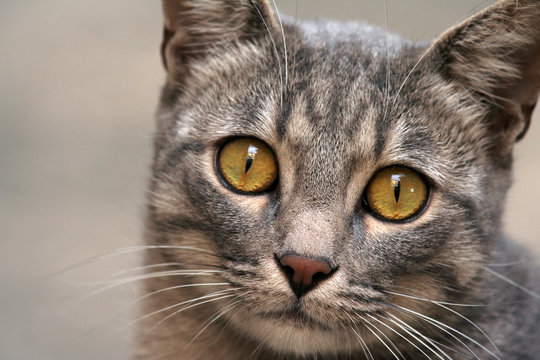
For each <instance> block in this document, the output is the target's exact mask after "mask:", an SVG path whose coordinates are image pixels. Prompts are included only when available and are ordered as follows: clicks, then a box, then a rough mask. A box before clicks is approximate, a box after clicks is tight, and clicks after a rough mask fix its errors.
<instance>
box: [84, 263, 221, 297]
mask: <svg viewBox="0 0 540 360" xmlns="http://www.w3.org/2000/svg"><path fill="white" fill-rule="evenodd" d="M219 273H222V271H218V270H172V271H159V272H154V273H149V274H143V275H138V276H132V277H128V278H125V279H120V280H115V281H111V283H110V284H109V285H107V286H103V287H101V288H99V289H97V290H95V291H92V292H90V293H88V294H86V295H83V296H81V297H80V298H79V299H78V300H76V301H75V303H79V302H81V301H84V300H86V299H88V298H91V297H93V296H96V295H98V294H101V293H103V292H105V291H107V290H109V289H112V288H114V287H117V286H122V285H125V284H129V283H133V282H136V281H141V280H148V279H153V278H158V277H164V276H213V275H216V274H219Z"/></svg>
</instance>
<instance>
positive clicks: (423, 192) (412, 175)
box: [365, 166, 428, 220]
mask: <svg viewBox="0 0 540 360" xmlns="http://www.w3.org/2000/svg"><path fill="white" fill-rule="evenodd" d="M365 196H366V201H367V204H368V206H369V208H370V209H371V211H373V212H374V213H375V214H377V215H379V216H381V217H383V218H385V219H389V220H405V219H407V218H410V217H411V216H413V215H415V214H417V213H418V212H419V211H420V210H421V209H422V207H423V206H424V204H425V203H426V200H427V196H428V187H427V185H426V182H425V181H424V179H423V178H422V177H421V176H420V174H418V173H417V172H415V171H413V170H410V169H408V168H405V167H401V166H391V167H387V168H385V169H382V170H381V171H379V172H378V173H377V174H375V176H374V177H373V178H372V179H371V181H370V182H369V185H368V187H367V191H366V195H365Z"/></svg>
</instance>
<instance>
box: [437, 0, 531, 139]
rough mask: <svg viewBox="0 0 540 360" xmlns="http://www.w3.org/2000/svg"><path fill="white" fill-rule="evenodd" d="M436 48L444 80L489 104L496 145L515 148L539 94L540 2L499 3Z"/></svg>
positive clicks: (441, 40)
mask: <svg viewBox="0 0 540 360" xmlns="http://www.w3.org/2000/svg"><path fill="white" fill-rule="evenodd" d="M433 50H434V54H435V56H436V57H438V59H439V64H440V70H441V73H442V74H443V76H444V77H445V78H447V79H448V80H450V81H452V82H458V83H459V85H460V86H463V87H465V88H467V89H469V90H471V91H472V92H475V93H476V94H478V95H479V96H480V97H481V99H482V101H483V102H485V103H486V104H488V106H489V107H490V109H491V110H490V112H489V114H488V118H489V120H488V121H489V125H490V128H491V129H492V131H494V133H493V134H492V135H493V137H494V138H495V139H497V140H499V141H498V145H497V146H500V145H502V146H503V147H505V148H509V149H511V147H512V144H513V143H514V142H515V141H516V140H519V139H521V138H522V137H523V135H525V132H526V131H527V128H528V126H529V123H530V121H531V115H532V111H533V109H534V106H535V104H536V102H537V100H538V95H539V92H540V1H538V0H502V1H498V2H497V3H495V4H494V5H492V6H491V7H489V8H487V9H486V10H484V11H482V12H480V13H479V14H477V15H475V16H473V17H472V18H470V19H468V20H466V21H464V22H463V23H461V24H459V25H457V26H456V27H454V28H452V29H450V30H448V31H447V32H446V33H445V34H443V35H442V36H441V37H440V38H439V39H438V40H437V41H436V43H435V44H434V49H433ZM501 141H502V143H501Z"/></svg>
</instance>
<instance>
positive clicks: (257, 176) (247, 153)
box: [217, 137, 278, 194]
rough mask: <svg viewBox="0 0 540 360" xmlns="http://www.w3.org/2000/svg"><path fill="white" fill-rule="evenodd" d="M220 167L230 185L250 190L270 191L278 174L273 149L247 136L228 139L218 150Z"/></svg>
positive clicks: (251, 192) (252, 191) (218, 166)
mask: <svg viewBox="0 0 540 360" xmlns="http://www.w3.org/2000/svg"><path fill="white" fill-rule="evenodd" d="M217 168H218V171H219V173H220V175H221V177H222V178H223V180H224V181H225V182H226V183H227V185H229V186H230V187H232V188H233V189H235V190H239V191H240V192H243V193H249V194H253V193H261V192H265V191H268V190H269V189H270V188H271V187H272V185H274V183H275V181H276V178H277V174H278V167H277V161H276V156H275V155H274V152H273V151H272V149H270V147H269V146H268V145H266V144H265V143H263V142H262V141H260V140H257V139H254V138H247V137H246V138H236V139H232V140H230V141H229V142H227V143H225V145H224V146H223V147H222V148H221V150H220V151H219V154H218V161H217Z"/></svg>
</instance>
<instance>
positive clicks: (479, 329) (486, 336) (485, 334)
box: [436, 304, 503, 358]
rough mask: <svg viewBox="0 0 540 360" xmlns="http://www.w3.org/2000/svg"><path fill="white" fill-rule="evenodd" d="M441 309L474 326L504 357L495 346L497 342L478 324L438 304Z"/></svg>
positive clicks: (499, 352)
mask: <svg viewBox="0 0 540 360" xmlns="http://www.w3.org/2000/svg"><path fill="white" fill-rule="evenodd" d="M436 305H438V306H440V307H442V308H443V309H446V310H448V311H450V312H451V313H453V314H455V315H457V316H459V317H460V318H462V319H463V320H465V321H466V322H468V323H469V324H471V325H472V326H474V328H475V329H476V330H478V331H480V333H481V334H482V335H484V337H485V338H486V339H487V340H488V341H489V342H490V343H491V345H493V347H494V348H495V350H496V351H497V353H498V354H499V355H500V357H501V358H502V357H503V355H502V353H501V351H500V350H499V347H498V346H497V345H496V344H495V342H494V341H493V340H491V338H490V337H489V336H488V334H487V333H486V332H485V331H484V330H482V328H481V327H480V326H478V325H476V323H474V322H473V321H471V320H470V319H469V318H467V317H466V316H464V315H462V314H460V313H459V312H457V311H455V310H454V309H450V308H449V307H447V306H444V305H443V304H436Z"/></svg>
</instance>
